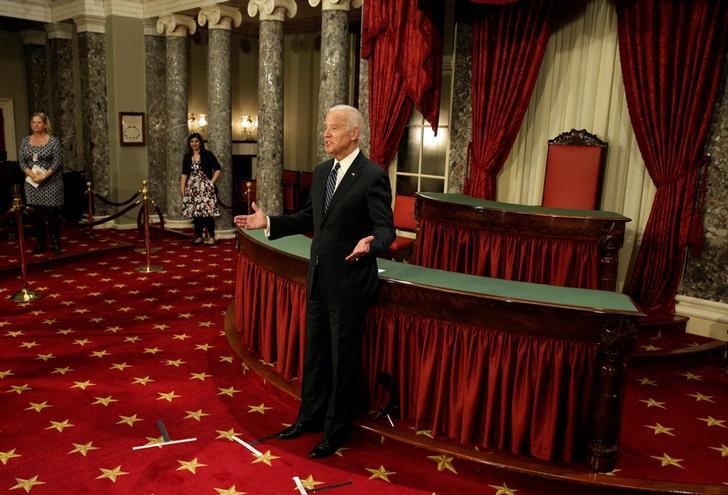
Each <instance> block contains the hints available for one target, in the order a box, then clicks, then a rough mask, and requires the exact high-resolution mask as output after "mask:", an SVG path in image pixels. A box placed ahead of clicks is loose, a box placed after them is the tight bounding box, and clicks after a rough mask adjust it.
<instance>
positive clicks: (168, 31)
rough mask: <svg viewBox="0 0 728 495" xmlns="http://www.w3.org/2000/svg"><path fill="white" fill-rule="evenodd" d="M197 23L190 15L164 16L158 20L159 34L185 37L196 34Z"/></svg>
mask: <svg viewBox="0 0 728 495" xmlns="http://www.w3.org/2000/svg"><path fill="white" fill-rule="evenodd" d="M196 31H197V23H196V22H195V19H194V18H192V17H190V16H188V15H180V14H169V15H163V16H161V17H160V18H159V19H158V20H157V32H158V33H160V34H162V33H164V35H165V36H177V37H184V36H187V35H188V34H195V32H196Z"/></svg>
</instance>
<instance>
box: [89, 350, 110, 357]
mask: <svg viewBox="0 0 728 495" xmlns="http://www.w3.org/2000/svg"><path fill="white" fill-rule="evenodd" d="M108 355H109V352H108V351H94V352H92V353H91V357H96V358H102V357H105V356H108Z"/></svg>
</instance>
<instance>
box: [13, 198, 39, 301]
mask: <svg viewBox="0 0 728 495" xmlns="http://www.w3.org/2000/svg"><path fill="white" fill-rule="evenodd" d="M13 210H15V223H16V224H17V225H18V250H19V251H20V276H21V280H22V282H23V288H22V289H20V290H19V291H18V292H16V293H15V294H13V295H12V296H10V299H12V300H13V301H15V302H31V301H35V300H36V299H40V298H41V297H43V296H42V295H40V294H38V293H37V292H35V291H34V290H31V289H29V288H28V270H27V268H26V266H25V237H24V235H23V200H22V198H21V197H20V190H19V188H17V186H16V187H13Z"/></svg>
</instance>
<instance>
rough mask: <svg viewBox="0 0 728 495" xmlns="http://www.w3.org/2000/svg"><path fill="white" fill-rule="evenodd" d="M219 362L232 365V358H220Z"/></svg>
mask: <svg viewBox="0 0 728 495" xmlns="http://www.w3.org/2000/svg"><path fill="white" fill-rule="evenodd" d="M220 362H221V363H232V362H233V357H232V356H220Z"/></svg>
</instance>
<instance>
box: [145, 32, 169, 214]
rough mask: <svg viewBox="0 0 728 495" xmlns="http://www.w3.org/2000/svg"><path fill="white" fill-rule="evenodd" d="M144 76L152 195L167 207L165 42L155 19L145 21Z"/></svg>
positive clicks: (158, 204) (158, 202)
mask: <svg viewBox="0 0 728 495" xmlns="http://www.w3.org/2000/svg"><path fill="white" fill-rule="evenodd" d="M144 77H145V80H146V100H147V159H148V164H149V165H148V169H147V177H148V179H147V180H148V183H149V197H150V198H151V199H152V200H153V201H154V202H155V203H157V206H159V208H160V209H161V210H162V211H166V210H167V125H166V121H167V98H166V95H165V90H166V77H167V60H166V45H165V40H164V37H163V36H160V34H159V33H158V32H157V21H156V19H149V20H146V21H144Z"/></svg>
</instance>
